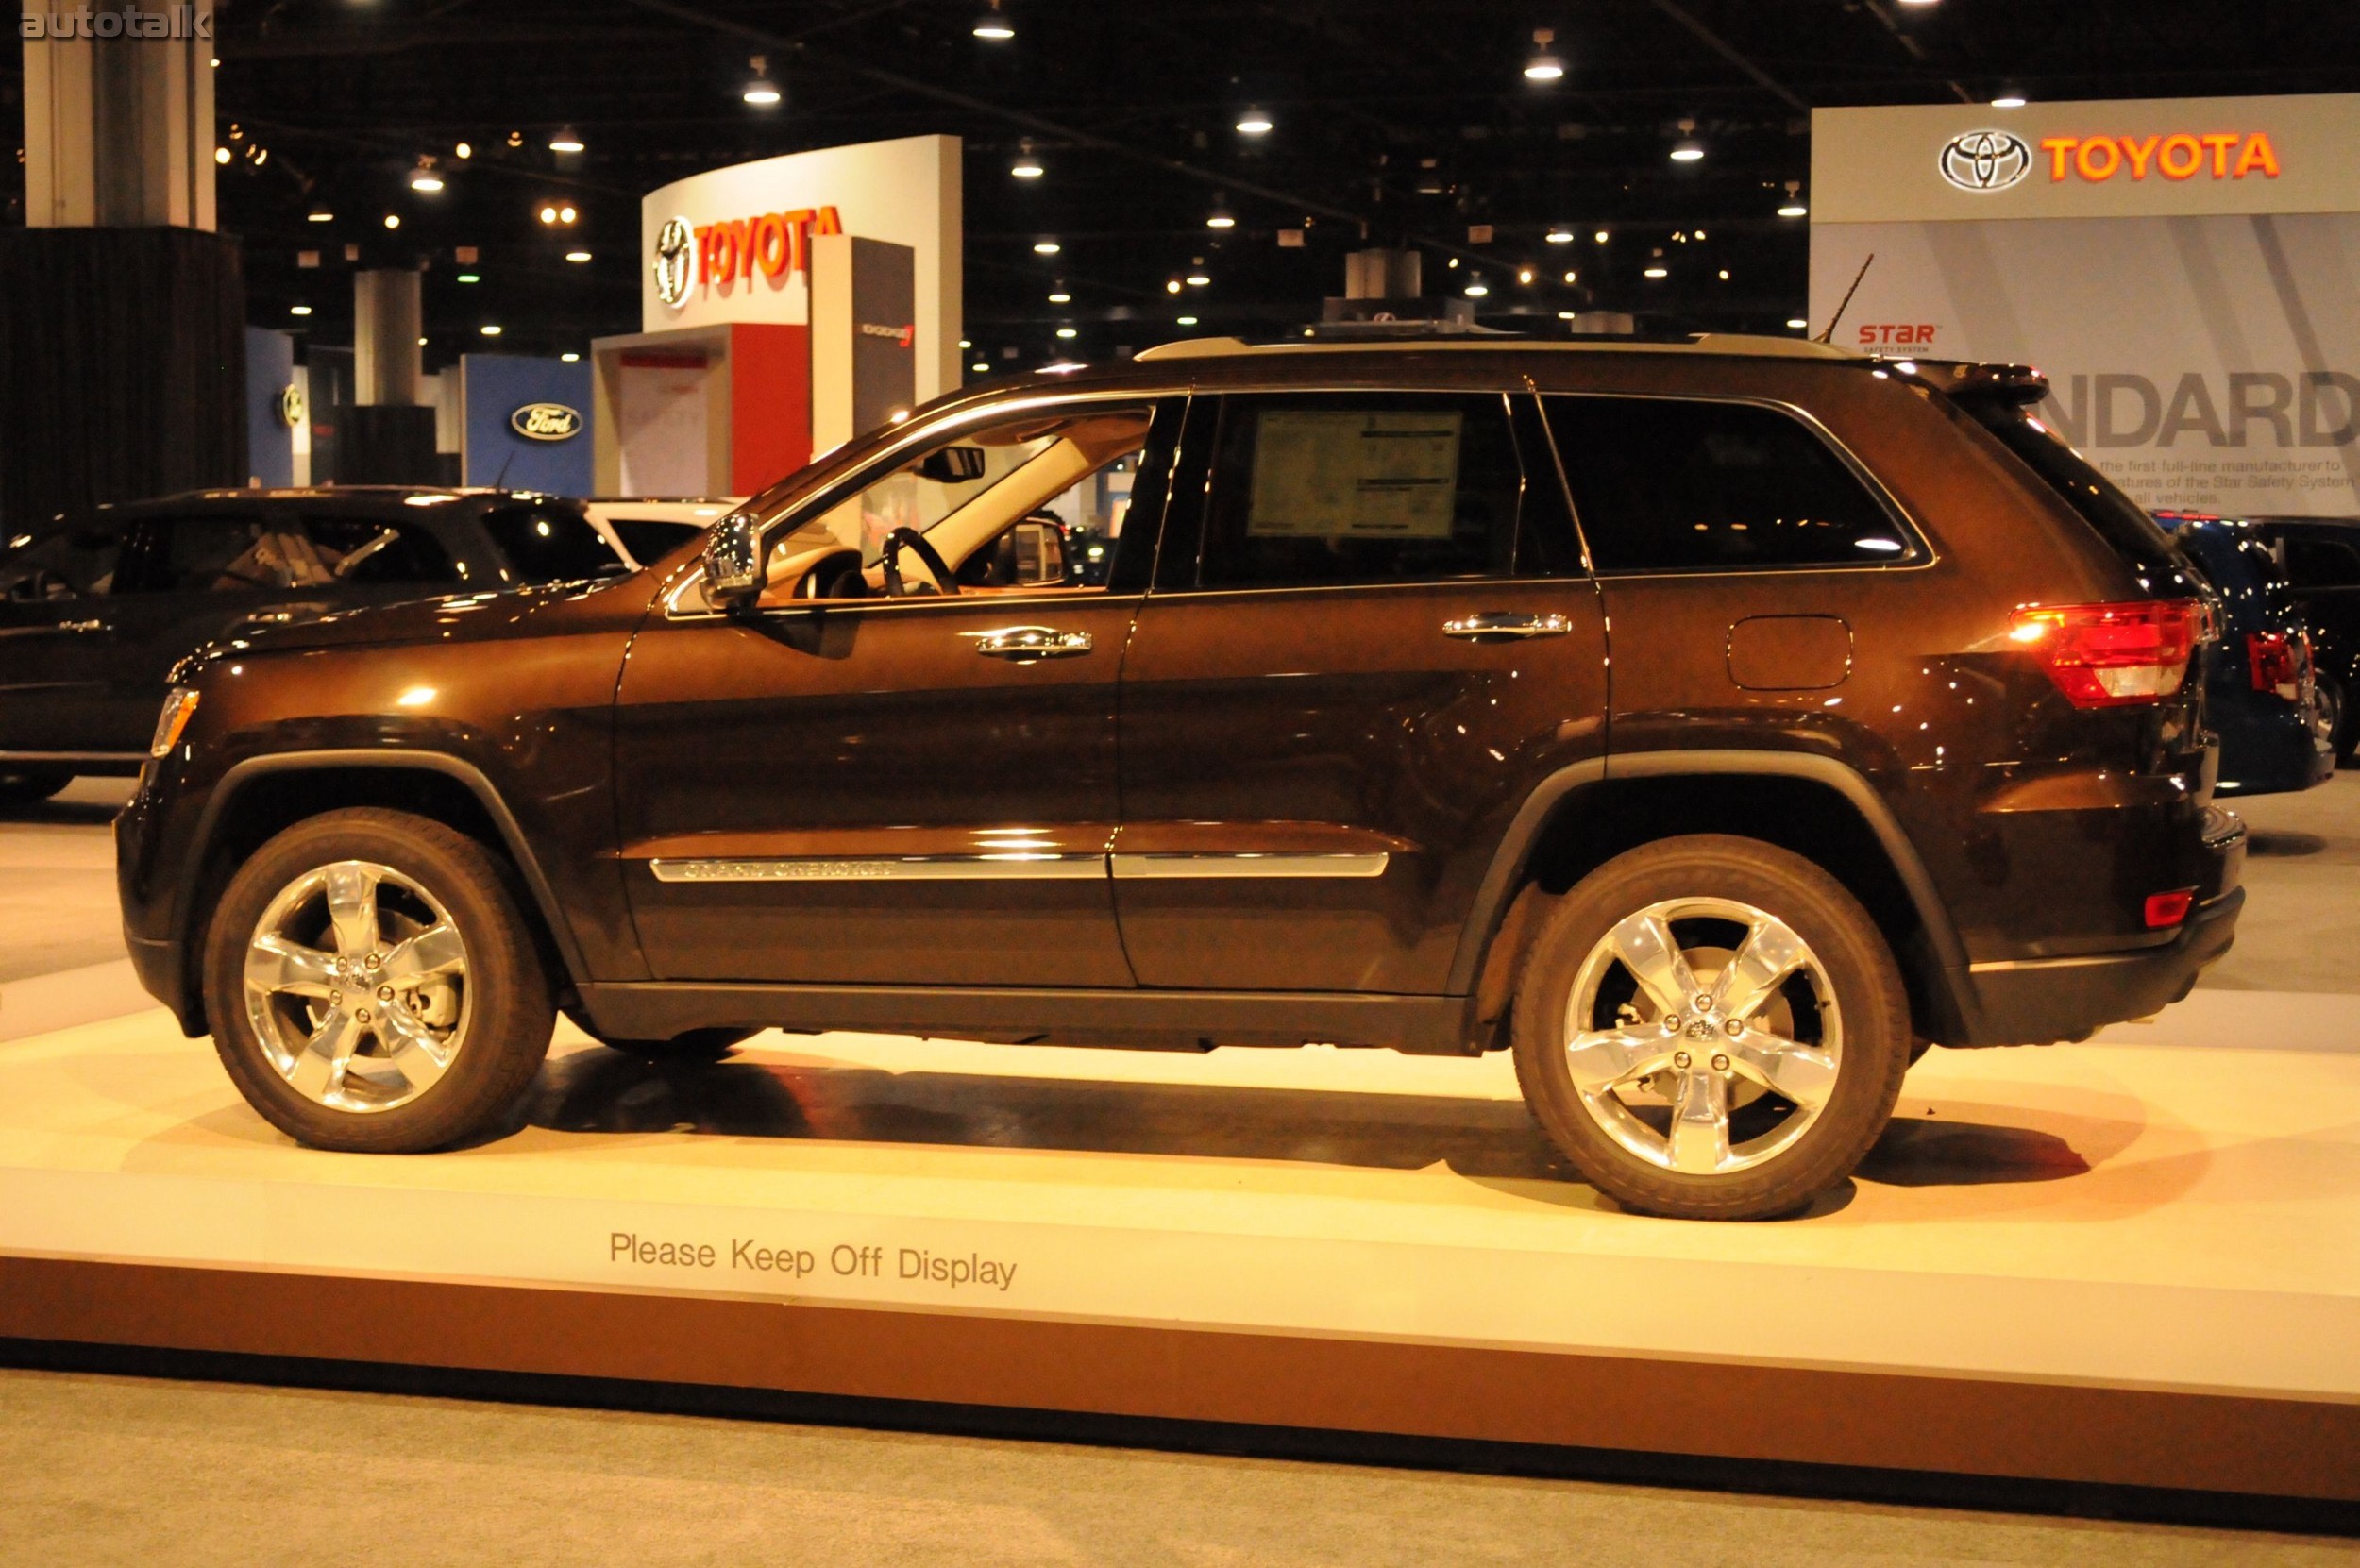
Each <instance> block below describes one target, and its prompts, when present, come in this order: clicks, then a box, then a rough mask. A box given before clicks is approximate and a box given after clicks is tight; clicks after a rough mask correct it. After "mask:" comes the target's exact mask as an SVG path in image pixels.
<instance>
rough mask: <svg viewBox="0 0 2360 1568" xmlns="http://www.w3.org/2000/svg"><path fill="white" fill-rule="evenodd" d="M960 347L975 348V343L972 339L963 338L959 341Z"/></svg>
mask: <svg viewBox="0 0 2360 1568" xmlns="http://www.w3.org/2000/svg"><path fill="white" fill-rule="evenodd" d="M959 346H960V347H961V348H972V347H974V346H975V342H974V340H973V339H972V338H961V339H959Z"/></svg>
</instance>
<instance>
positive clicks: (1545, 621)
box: [1442, 610, 1574, 642]
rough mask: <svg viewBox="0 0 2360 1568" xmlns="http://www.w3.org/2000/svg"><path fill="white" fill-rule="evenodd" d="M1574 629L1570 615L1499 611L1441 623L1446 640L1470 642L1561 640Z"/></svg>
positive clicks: (1455, 618) (1456, 618)
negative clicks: (1452, 638)
mask: <svg viewBox="0 0 2360 1568" xmlns="http://www.w3.org/2000/svg"><path fill="white" fill-rule="evenodd" d="M1573 629H1574V620H1573V617H1572V616H1571V615H1509V614H1507V613H1506V612H1504V611H1499V610H1479V611H1477V612H1475V614H1474V615H1459V616H1456V617H1454V618H1453V619H1450V620H1446V621H1444V622H1443V623H1442V635H1443V636H1445V637H1464V638H1466V639H1467V640H1469V641H1471V642H1489V641H1491V640H1492V639H1493V638H1498V639H1501V640H1503V641H1505V640H1506V639H1508V638H1510V637H1561V636H1563V635H1564V634H1565V633H1566V632H1571V631H1572V630H1573Z"/></svg>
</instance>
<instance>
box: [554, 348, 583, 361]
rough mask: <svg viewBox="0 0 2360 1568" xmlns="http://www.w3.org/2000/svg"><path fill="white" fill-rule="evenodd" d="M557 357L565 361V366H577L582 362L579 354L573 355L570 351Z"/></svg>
mask: <svg viewBox="0 0 2360 1568" xmlns="http://www.w3.org/2000/svg"><path fill="white" fill-rule="evenodd" d="M557 357H558V358H559V359H561V360H563V361H565V362H566V363H567V364H579V363H581V362H582V356H581V355H580V354H576V353H573V352H572V351H570V350H568V351H567V352H565V353H563V354H560V355H558V356H557Z"/></svg>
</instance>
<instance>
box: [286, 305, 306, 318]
mask: <svg viewBox="0 0 2360 1568" xmlns="http://www.w3.org/2000/svg"><path fill="white" fill-rule="evenodd" d="M287 313H288V314H289V315H291V316H308V315H310V314H311V313H312V307H311V306H309V305H290V306H288V307H287Z"/></svg>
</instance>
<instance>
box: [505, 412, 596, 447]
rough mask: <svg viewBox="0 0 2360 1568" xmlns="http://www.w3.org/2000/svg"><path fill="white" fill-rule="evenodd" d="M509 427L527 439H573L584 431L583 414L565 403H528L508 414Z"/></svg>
mask: <svg viewBox="0 0 2360 1568" xmlns="http://www.w3.org/2000/svg"><path fill="white" fill-rule="evenodd" d="M508 428H509V429H510V430H514V431H515V432H516V433H517V434H518V435H521V436H523V437H524V438H525V439H526V440H527V441H571V440H572V439H573V438H574V437H575V436H577V435H580V434H581V433H582V415H581V414H579V413H575V412H574V411H573V410H572V409H569V408H567V407H566V406H565V404H563V403H527V404H526V405H525V406H524V407H523V408H520V409H518V410H517V411H516V412H515V413H512V414H510V415H509V416H508Z"/></svg>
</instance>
